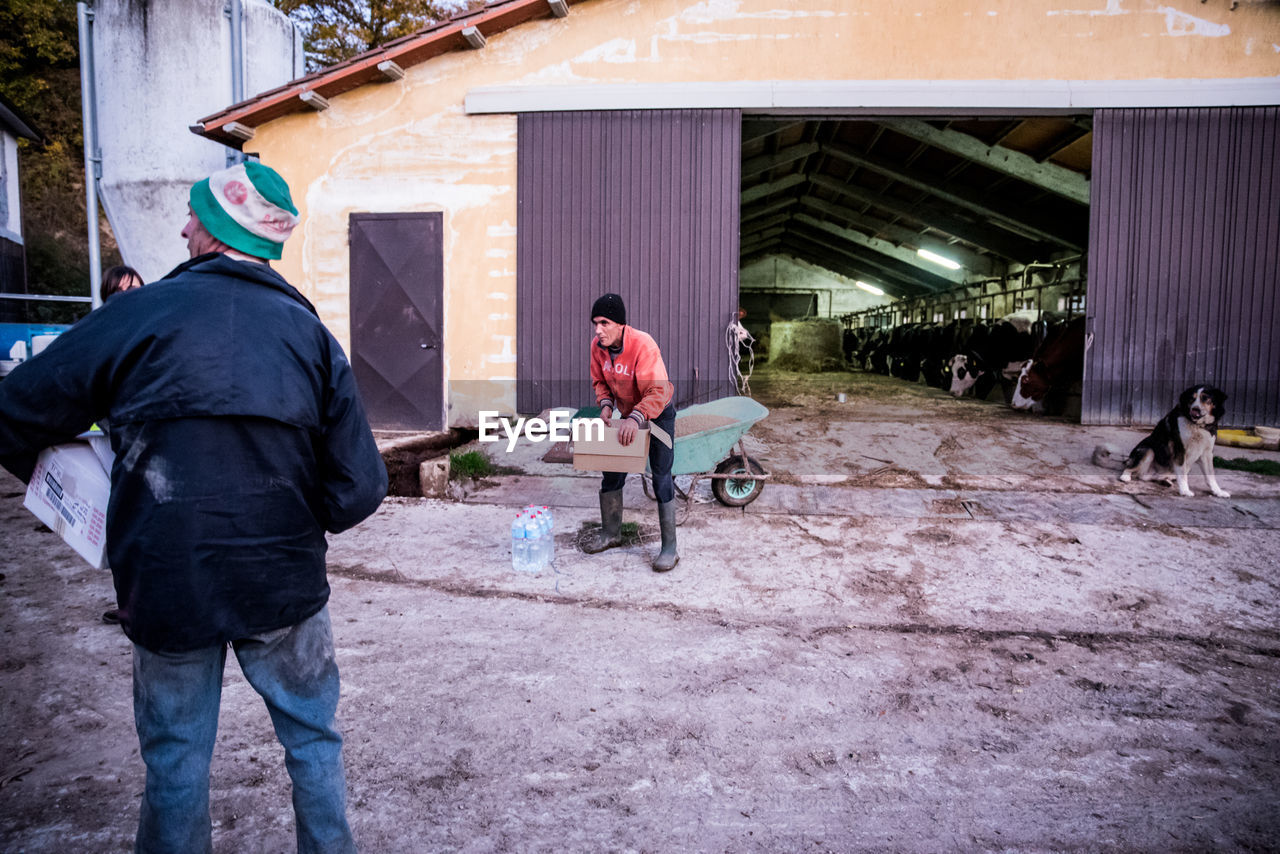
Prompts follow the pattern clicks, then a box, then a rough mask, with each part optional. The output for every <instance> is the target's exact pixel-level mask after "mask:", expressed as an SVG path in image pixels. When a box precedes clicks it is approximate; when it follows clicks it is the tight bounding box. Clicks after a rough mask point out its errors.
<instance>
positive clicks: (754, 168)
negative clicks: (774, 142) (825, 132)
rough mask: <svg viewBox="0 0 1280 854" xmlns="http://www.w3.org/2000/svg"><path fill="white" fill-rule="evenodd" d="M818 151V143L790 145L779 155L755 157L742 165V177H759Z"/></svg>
mask: <svg viewBox="0 0 1280 854" xmlns="http://www.w3.org/2000/svg"><path fill="white" fill-rule="evenodd" d="M817 150H818V144H817V143H816V142H802V143H800V144H798V145H789V146H787V147H786V148H784V149H782V150H781V151H779V152H778V153H777V154H765V155H762V156H760V157H753V158H751V159H750V160H748V161H746V162H744V163H743V164H742V177H743V178H748V177H751V176H753V175H759V174H761V173H762V172H768V171H769V170H770V169H774V168H776V167H778V166H785V165H786V164H788V163H793V162H795V161H797V160H800V159H803V158H805V157H808V156H809V155H810V154H813V153H814V152H816V151H817Z"/></svg>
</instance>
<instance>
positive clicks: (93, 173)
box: [76, 3, 102, 308]
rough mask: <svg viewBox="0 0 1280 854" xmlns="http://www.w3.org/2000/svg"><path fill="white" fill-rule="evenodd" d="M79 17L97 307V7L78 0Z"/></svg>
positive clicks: (93, 296) (96, 302)
mask: <svg viewBox="0 0 1280 854" xmlns="http://www.w3.org/2000/svg"><path fill="white" fill-rule="evenodd" d="M76 20H77V23H78V25H79V29H80V120H81V122H82V124H83V132H84V133H83V135H84V210H85V218H86V219H87V220H88V227H89V297H90V300H91V302H92V305H93V307H94V308H97V307H98V306H100V305H102V269H101V267H102V249H101V246H100V244H99V236H98V181H99V180H100V179H101V178H102V151H101V150H100V149H99V148H98V94H97V90H96V89H95V88H94V85H93V79H94V76H95V75H94V69H93V10H92V9H90V8H89V7H88V6H87V5H85V4H84V3H77V4H76Z"/></svg>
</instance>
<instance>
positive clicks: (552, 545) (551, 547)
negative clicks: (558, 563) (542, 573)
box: [540, 504, 556, 566]
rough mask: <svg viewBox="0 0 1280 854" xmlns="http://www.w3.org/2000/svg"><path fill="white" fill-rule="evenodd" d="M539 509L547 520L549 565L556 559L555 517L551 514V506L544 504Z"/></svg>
mask: <svg viewBox="0 0 1280 854" xmlns="http://www.w3.org/2000/svg"><path fill="white" fill-rule="evenodd" d="M540 509H541V510H542V516H543V518H544V519H546V521H547V565H548V566H550V565H551V563H552V562H553V561H555V559H556V517H555V516H554V515H552V513H551V508H550V507H547V506H546V505H545V504H544V505H543V506H542V507H541V508H540Z"/></svg>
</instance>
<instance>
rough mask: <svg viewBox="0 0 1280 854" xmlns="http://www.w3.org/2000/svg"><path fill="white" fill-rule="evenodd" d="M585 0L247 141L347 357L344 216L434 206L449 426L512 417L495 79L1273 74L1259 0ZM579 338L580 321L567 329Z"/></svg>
mask: <svg viewBox="0 0 1280 854" xmlns="http://www.w3.org/2000/svg"><path fill="white" fill-rule="evenodd" d="M1230 6H1231V2H1230V0H1207V2H1204V3H1202V2H1200V0H1159V2H1154V1H1153V0H792V2H784V1H783V0H772V2H770V0H700V2H694V0H589V2H585V3H581V4H578V5H574V6H572V7H571V11H570V14H569V17H568V18H565V19H547V20H544V21H535V22H531V23H529V24H526V25H524V26H521V27H517V28H515V29H513V30H510V31H508V32H506V33H500V34H497V35H493V36H491V37H490V38H489V43H488V45H486V46H485V47H484V48H483V49H482V50H479V51H466V52H455V53H452V54H448V55H445V56H442V57H438V58H436V59H435V60H432V61H430V62H427V63H424V64H422V65H418V66H414V67H411V68H409V69H407V72H408V73H407V75H406V77H405V78H404V79H403V80H401V81H399V82H395V83H383V84H375V85H369V86H364V87H362V88H360V89H357V90H355V91H352V92H350V93H347V94H345V95H340V96H337V97H334V98H332V99H331V107H330V108H329V109H328V110H326V111H324V112H322V113H311V112H308V113H305V114H296V115H292V116H287V117H285V118H282V119H279V120H276V121H274V122H271V123H268V124H265V125H262V126H260V127H258V128H257V135H256V137H255V138H254V141H253V143H252V144H251V145H250V146H249V147H250V148H251V149H253V150H256V151H257V152H258V153H259V154H260V155H261V156H262V159H263V161H264V162H266V163H268V164H270V165H272V166H274V167H275V168H276V169H278V170H280V172H281V173H282V174H283V175H284V176H285V177H286V178H287V179H288V181H289V184H290V186H291V187H292V188H293V194H294V199H295V202H296V203H297V205H298V207H299V209H300V211H301V213H302V217H303V224H302V227H301V228H300V229H299V231H298V232H295V237H294V238H293V239H291V240H290V241H289V243H288V244H287V245H286V248H285V256H284V259H283V261H282V262H281V263H280V264H279V268H280V269H281V271H282V272H283V273H284V275H285V276H286V278H288V279H289V280H290V281H291V282H293V283H294V284H295V285H297V286H298V287H299V288H300V289H301V290H303V292H305V293H306V294H307V295H308V296H309V297H310V298H311V299H312V300H313V301H314V302H315V303H316V305H317V307H318V308H319V310H320V313H321V316H322V317H323V318H324V319H325V321H326V323H328V324H329V326H330V328H331V329H333V331H334V333H335V334H336V335H337V336H338V337H339V339H340V340H342V341H343V343H344V345H347V346H349V341H350V337H349V323H350V318H349V313H348V303H347V301H348V291H347V288H348V280H347V265H348V247H347V217H348V214H350V213H353V212H371V211H376V212H398V211H443V212H444V240H445V245H444V268H445V269H444V277H445V296H444V347H443V352H444V356H445V378H446V382H447V383H449V386H450V392H449V398H448V399H449V402H450V413H449V421H450V424H451V425H466V424H474V423H475V417H476V416H475V413H476V411H477V410H478V409H481V408H491V409H499V410H502V411H505V412H510V411H511V410H513V409H514V404H515V397H514V384H513V382H512V381H513V380H514V376H515V333H516V322H515V292H516V277H515V269H516V258H515V256H516V234H515V231H516V230H515V224H516V192H515V187H516V119H515V116H512V115H467V114H466V113H465V112H464V110H463V99H464V97H465V96H466V93H467V91H468V90H469V89H471V88H473V87H480V86H495V85H511V84H516V85H529V86H548V85H556V84H573V85H582V84H620V83H660V82H673V83H674V82H736V81H747V80H798V81H804V80H908V79H916V80H929V79H939V80H943V79H952V80H1064V79H1065V80H1071V79H1075V80H1108V79H1118V80H1123V79H1152V78H1175V79H1176V78H1192V77H1200V78H1248V77H1275V76H1277V75H1280V6H1278V5H1277V4H1276V3H1274V2H1267V0H1243V2H1241V3H1240V4H1239V7H1238V8H1237V9H1236V10H1235V11H1229V7H1230ZM583 333H584V339H585V337H586V335H587V328H586V324H585V323H584V328H583Z"/></svg>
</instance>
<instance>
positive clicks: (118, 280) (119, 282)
mask: <svg viewBox="0 0 1280 854" xmlns="http://www.w3.org/2000/svg"><path fill="white" fill-rule="evenodd" d="M142 284H143V282H142V274H141V273H139V272H138V271H137V270H135V269H133V268H132V267H126V266H125V265H124V264H119V265H117V266H115V267H112V268H111V269H109V270H107V272H105V273H103V274H102V287H101V288H100V290H99V292H100V293H101V294H102V302H103V303H106V301H107V300H109V299H111V298H112V297H113V296H115V295H116V294H122V293H124V292H125V291H131V290H133V289H134V288H140V287H142ZM98 426H99V427H100V428H101V429H102V431H103V433H106V432H107V430H108V425H107V419H105V418H104V419H103V420H102V422H101V423H100V424H99V425H98ZM102 622H104V623H107V624H109V625H113V626H115V625H119V624H120V609H119V608H112V609H111V610H109V611H105V612H103V614H102Z"/></svg>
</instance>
